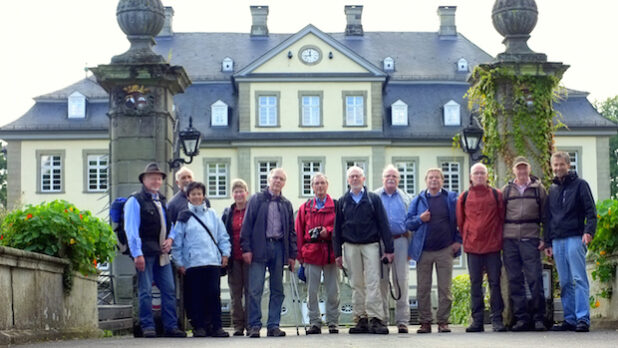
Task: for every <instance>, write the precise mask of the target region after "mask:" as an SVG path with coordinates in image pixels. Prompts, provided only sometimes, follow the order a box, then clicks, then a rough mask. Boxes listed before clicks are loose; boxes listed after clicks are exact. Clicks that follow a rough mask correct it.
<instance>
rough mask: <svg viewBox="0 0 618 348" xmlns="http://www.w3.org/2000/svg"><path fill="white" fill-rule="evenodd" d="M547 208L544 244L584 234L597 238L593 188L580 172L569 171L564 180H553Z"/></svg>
mask: <svg viewBox="0 0 618 348" xmlns="http://www.w3.org/2000/svg"><path fill="white" fill-rule="evenodd" d="M547 205H548V209H547V220H548V223H547V233H545V242H547V243H551V241H552V240H553V239H557V238H566V237H572V236H581V235H583V234H584V233H588V234H590V235H591V236H593V237H594V233H595V231H596V229H597V208H596V206H595V204H594V198H592V192H590V186H588V183H587V182H586V181H585V180H583V179H580V178H579V177H578V176H577V173H575V172H569V173H568V174H567V175H566V176H565V177H564V180H562V181H561V180H560V179H558V178H554V180H553V183H552V185H551V187H550V188H549V202H548V204H547ZM550 245H551V244H550Z"/></svg>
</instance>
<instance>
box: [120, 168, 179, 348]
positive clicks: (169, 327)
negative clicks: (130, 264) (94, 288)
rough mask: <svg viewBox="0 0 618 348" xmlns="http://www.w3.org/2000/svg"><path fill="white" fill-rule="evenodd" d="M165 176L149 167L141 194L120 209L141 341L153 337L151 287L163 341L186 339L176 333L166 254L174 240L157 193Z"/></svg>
mask: <svg viewBox="0 0 618 348" xmlns="http://www.w3.org/2000/svg"><path fill="white" fill-rule="evenodd" d="M165 177H166V174H165V173H164V172H162V171H161V170H160V169H159V165H158V164H156V163H150V164H148V165H147V166H146V168H145V169H144V172H142V173H141V174H140V175H139V181H140V182H141V183H142V190H141V191H139V192H136V193H134V194H132V195H131V197H129V199H128V200H127V202H126V203H125V206H124V226H125V231H126V234H127V240H128V244H129V249H130V251H131V257H132V258H133V261H134V262H135V269H136V270H137V280H138V282H137V285H138V296H139V319H140V325H141V327H142V331H143V333H144V337H146V338H153V337H156V332H155V325H154V319H153V316H152V283H153V281H154V283H155V284H156V285H157V287H158V288H159V290H160V291H161V316H162V318H163V328H164V334H165V336H166V337H186V336H187V334H186V333H185V332H184V331H181V330H179V329H178V319H177V317H176V289H175V287H174V277H173V274H172V265H171V263H170V258H169V252H170V250H171V248H172V242H173V238H174V236H173V235H171V234H170V230H171V228H170V227H171V224H170V219H169V216H168V215H167V214H166V212H165V206H166V201H165V197H164V196H163V195H162V194H161V193H159V189H160V188H161V185H162V184H163V180H164V179H165Z"/></svg>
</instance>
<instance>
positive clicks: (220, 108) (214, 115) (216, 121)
mask: <svg viewBox="0 0 618 348" xmlns="http://www.w3.org/2000/svg"><path fill="white" fill-rule="evenodd" d="M227 111H228V107H227V104H226V103H224V102H222V101H221V100H217V101H216V102H215V103H213V104H212V105H211V106H210V114H211V118H210V125H211V126H215V127H217V126H218V127H227V123H228V121H227V120H228V116H227Z"/></svg>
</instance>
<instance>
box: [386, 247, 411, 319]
mask: <svg viewBox="0 0 618 348" xmlns="http://www.w3.org/2000/svg"><path fill="white" fill-rule="evenodd" d="M409 241H410V240H409V239H408V238H407V237H400V238H397V239H395V240H393V244H394V246H395V257H394V258H393V263H392V264H389V265H383V266H382V274H383V278H382V279H381V280H380V290H381V292H382V306H383V307H384V313H385V314H384V315H385V317H384V318H385V320H387V321H388V317H389V307H390V301H391V290H390V286H389V279H392V280H391V283H392V284H393V295H395V297H397V296H398V295H399V300H397V301H395V321H396V324H404V325H408V322H409V321H410V301H409V299H408V272H409V269H410V267H409V264H408V245H409Z"/></svg>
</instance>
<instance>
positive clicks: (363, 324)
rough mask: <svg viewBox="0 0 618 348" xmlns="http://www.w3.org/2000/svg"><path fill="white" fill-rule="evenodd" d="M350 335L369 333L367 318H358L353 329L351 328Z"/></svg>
mask: <svg viewBox="0 0 618 348" xmlns="http://www.w3.org/2000/svg"><path fill="white" fill-rule="evenodd" d="M349 332H350V333H351V334H360V333H369V320H368V319H367V318H360V319H358V322H357V323H356V326H355V327H351V328H350V331H349Z"/></svg>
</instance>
